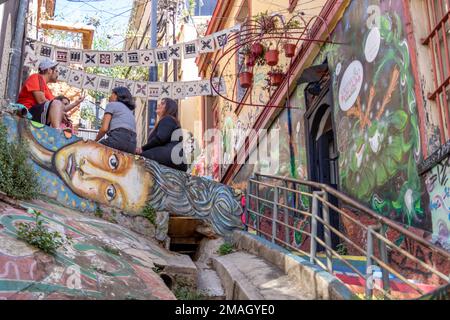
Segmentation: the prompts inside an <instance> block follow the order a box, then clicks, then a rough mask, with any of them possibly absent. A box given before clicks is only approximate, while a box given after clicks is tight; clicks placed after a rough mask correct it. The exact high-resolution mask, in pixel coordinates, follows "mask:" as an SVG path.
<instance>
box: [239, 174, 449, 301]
mask: <svg viewBox="0 0 450 320" xmlns="http://www.w3.org/2000/svg"><path fill="white" fill-rule="evenodd" d="M262 178H263V179H269V180H275V181H281V182H283V183H284V186H282V185H276V184H272V183H268V182H263V181H261V179H262ZM289 183H292V184H293V185H294V187H293V188H289V185H288V184H289ZM299 185H300V186H306V187H309V188H313V189H316V190H319V191H313V192H312V193H311V192H304V191H300V190H297V187H298V186H299ZM252 186H256V190H255V191H256V195H254V194H252V193H251V190H252ZM260 186H263V187H266V188H267V187H268V188H271V189H273V190H274V193H273V198H274V199H273V200H270V199H265V198H263V197H262V196H261V195H260V192H259V187H260ZM280 191H283V192H284V197H285V202H284V203H280ZM288 192H291V193H292V194H295V195H296V196H298V195H302V196H307V197H310V198H311V199H312V206H309V209H307V210H311V212H309V211H305V210H299V209H298V208H295V207H294V206H291V205H289V204H288V203H287V202H288V201H287V199H288V196H287V194H288ZM330 195H332V196H334V197H336V198H337V199H339V200H340V201H341V202H342V203H345V204H347V205H349V206H351V207H353V208H354V209H357V210H359V211H360V212H362V213H364V214H366V215H368V216H369V217H371V218H372V219H374V220H375V221H376V223H375V224H374V225H364V224H363V223H361V222H360V221H358V220H356V219H354V218H353V217H351V215H349V214H348V213H346V212H345V211H343V210H341V209H340V208H338V207H336V206H335V205H333V204H332V203H331V202H330V201H329V200H328V198H329V196H330ZM251 199H252V200H256V211H255V210H252V209H253V208H252V207H251V202H250V200H251ZM319 202H320V203H321V204H322V216H319V214H318V212H319ZM246 203H247V206H246V224H247V227H248V228H249V229H253V230H256V232H257V234H258V235H261V234H262V235H264V236H267V237H269V238H271V240H272V242H274V243H277V242H278V243H279V244H282V245H284V246H285V247H288V248H289V249H292V250H294V251H297V252H300V253H301V254H304V255H306V256H309V258H310V260H311V263H314V264H318V265H319V266H320V267H322V268H324V269H326V270H327V271H329V272H331V273H333V257H336V258H337V259H339V260H340V261H341V262H342V263H344V264H345V265H347V266H348V267H349V268H350V269H351V270H353V271H354V272H355V273H356V274H357V275H358V276H359V277H362V278H364V279H365V283H366V292H365V295H366V298H372V297H373V289H377V290H379V291H380V292H382V293H383V294H384V295H385V297H388V298H392V295H391V294H390V289H389V286H390V283H389V273H390V274H392V275H394V276H395V277H396V278H397V279H398V280H400V281H401V282H403V283H405V284H406V285H407V286H409V287H410V288H412V289H413V290H415V291H416V292H418V293H419V294H420V295H423V294H424V293H425V292H424V290H422V289H421V288H420V287H419V286H417V285H416V284H414V283H412V282H411V281H410V280H408V279H407V278H406V277H405V276H403V275H402V274H401V273H400V272H399V271H398V270H395V267H391V266H390V265H389V262H388V253H387V248H388V246H389V248H390V250H394V251H396V252H398V253H400V254H402V255H403V256H405V257H406V258H407V259H410V260H412V261H413V262H415V263H417V264H418V265H420V266H421V267H423V268H424V269H426V270H427V271H429V272H431V273H432V274H433V275H435V276H437V277H438V278H439V279H441V280H442V281H444V282H446V283H448V282H450V278H449V276H447V275H445V274H443V273H442V272H440V271H439V270H436V269H435V268H434V267H433V266H430V265H428V264H427V263H425V262H424V261H422V260H420V259H418V258H417V257H415V256H413V255H412V254H410V253H409V252H407V251H406V250H404V249H402V248H401V247H400V246H398V245H396V244H395V243H393V242H392V241H390V240H389V239H388V238H387V237H386V236H385V235H384V234H383V233H382V232H381V230H382V227H383V226H386V227H389V228H391V229H393V230H395V231H396V232H398V233H400V234H403V235H404V236H406V237H408V238H410V239H412V240H414V241H416V242H417V243H419V244H421V245H422V246H424V247H426V248H427V249H429V250H430V251H432V252H434V253H436V254H439V255H440V256H442V257H444V258H446V259H448V260H449V261H450V253H448V252H447V251H445V250H443V249H441V248H439V247H437V246H435V245H433V244H432V243H430V242H428V241H426V240H425V239H423V238H420V237H419V236H417V235H416V234H414V233H412V232H411V231H409V230H407V229H406V228H404V227H403V226H401V225H399V224H397V223H395V222H393V221H392V220H389V219H387V218H385V217H383V216H380V215H378V214H377V213H376V212H375V211H373V210H372V209H370V208H368V207H366V206H364V205H363V204H361V203H359V202H357V201H355V200H354V199H352V198H350V197H349V196H348V195H346V194H344V193H342V192H340V191H338V190H336V189H334V188H332V187H330V186H328V185H325V184H321V183H317V182H312V181H304V180H298V179H292V178H284V177H278V176H273V175H264V174H258V173H257V174H255V178H252V179H250V180H249V183H248V185H247V202H246ZM260 203H262V205H263V206H264V207H266V208H272V217H269V216H266V215H262V214H260V213H259V212H260V210H259V208H260ZM279 208H282V209H284V222H283V221H280V220H279V218H278V214H279V212H282V211H279ZM301 209H303V208H301ZM330 209H332V210H334V211H335V212H336V213H337V214H339V215H340V216H344V217H345V218H347V219H348V220H349V221H351V222H353V223H354V224H355V225H357V226H359V227H360V228H362V229H363V230H364V231H366V232H367V241H366V249H364V247H361V246H359V245H358V244H356V243H355V242H354V241H352V240H351V239H349V238H348V237H347V236H346V235H345V234H344V233H343V232H341V231H340V230H338V229H336V228H335V227H333V226H332V225H331V223H330V216H329V210H330ZM249 212H250V213H253V214H255V216H256V220H255V223H254V225H250V224H249V219H248V214H249ZM290 212H292V213H297V214H300V215H302V216H304V217H306V218H307V219H311V231H310V232H306V231H304V230H300V229H299V228H296V227H294V226H291V225H290V224H289V216H290V214H289V213H290ZM260 219H267V220H269V221H271V222H272V233H271V234H268V233H267V232H264V231H263V230H261V229H260V223H259V222H260ZM318 222H320V223H321V224H322V225H323V227H324V239H323V240H322V239H321V238H320V237H318V235H317V224H318ZM277 225H280V226H283V227H284V228H285V232H286V234H285V235H286V239H285V240H281V239H279V238H278V237H277ZM290 231H294V232H298V233H300V234H302V235H306V236H309V240H310V253H307V252H305V251H303V250H300V248H296V247H294V246H292V245H291V244H289V242H290V241H289V239H290V236H289V232H290ZM332 233H333V234H334V235H336V236H338V237H339V238H340V239H341V240H343V241H344V242H345V243H347V244H349V245H351V246H352V247H353V248H355V249H356V250H357V251H358V252H360V253H361V254H362V255H364V256H366V259H367V261H366V275H365V276H364V275H363V274H362V273H361V272H359V270H357V269H356V268H355V267H354V266H352V265H351V264H350V263H349V262H348V261H346V260H345V258H344V257H343V256H341V255H340V254H339V253H338V252H336V251H335V250H333V248H332V241H331V235H332ZM374 241H378V243H379V254H380V256H381V257H377V256H376V255H375V252H374V247H373V242H374ZM317 244H320V245H322V246H323V247H324V249H325V253H326V264H324V263H322V261H320V260H319V259H318V258H317V256H316V254H317ZM372 262H374V263H376V264H377V265H378V266H379V267H380V268H381V270H382V281H383V285H382V288H381V287H380V286H379V285H378V284H375V283H371V281H372V274H373V270H372V267H373V263H372Z"/></svg>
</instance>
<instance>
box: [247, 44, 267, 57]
mask: <svg viewBox="0 0 450 320" xmlns="http://www.w3.org/2000/svg"><path fill="white" fill-rule="evenodd" d="M250 51H251V52H252V54H253V56H254V57H259V56H260V55H262V53H263V52H264V47H263V45H262V44H261V43H259V42H256V43H253V44H252V45H251V47H250Z"/></svg>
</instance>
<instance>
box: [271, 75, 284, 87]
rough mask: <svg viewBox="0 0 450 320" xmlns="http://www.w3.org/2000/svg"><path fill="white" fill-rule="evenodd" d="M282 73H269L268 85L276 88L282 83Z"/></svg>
mask: <svg viewBox="0 0 450 320" xmlns="http://www.w3.org/2000/svg"><path fill="white" fill-rule="evenodd" d="M283 78H284V74H283V73H271V74H270V85H271V86H274V87H278V86H279V85H280V84H281V83H282V82H283Z"/></svg>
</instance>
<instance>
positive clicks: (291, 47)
mask: <svg viewBox="0 0 450 320" xmlns="http://www.w3.org/2000/svg"><path fill="white" fill-rule="evenodd" d="M295 49H297V46H296V45H295V44H293V43H285V44H284V55H285V56H286V58H292V57H293V56H295Z"/></svg>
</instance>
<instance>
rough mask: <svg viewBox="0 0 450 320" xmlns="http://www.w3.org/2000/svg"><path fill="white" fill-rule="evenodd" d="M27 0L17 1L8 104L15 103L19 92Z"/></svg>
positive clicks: (7, 94)
mask: <svg viewBox="0 0 450 320" xmlns="http://www.w3.org/2000/svg"><path fill="white" fill-rule="evenodd" d="M28 1H29V0H19V8H18V10H17V19H16V26H15V30H14V39H13V42H12V47H11V56H10V64H9V73H8V89H7V92H6V98H7V99H8V100H9V101H10V102H15V101H16V99H17V94H18V91H19V81H20V75H21V74H22V72H21V65H22V46H23V40H24V39H23V36H24V33H25V22H26V16H27V10H28Z"/></svg>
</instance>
